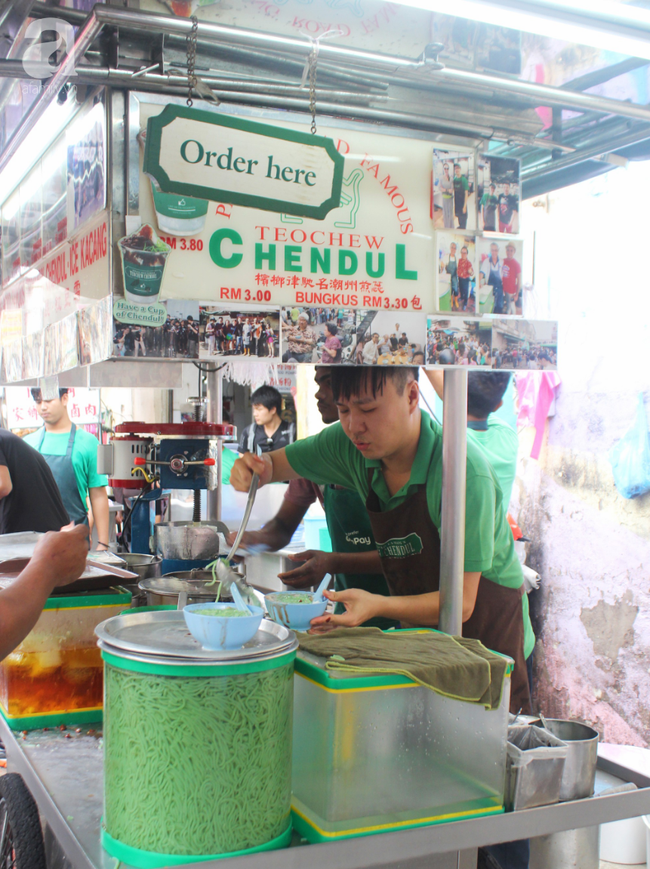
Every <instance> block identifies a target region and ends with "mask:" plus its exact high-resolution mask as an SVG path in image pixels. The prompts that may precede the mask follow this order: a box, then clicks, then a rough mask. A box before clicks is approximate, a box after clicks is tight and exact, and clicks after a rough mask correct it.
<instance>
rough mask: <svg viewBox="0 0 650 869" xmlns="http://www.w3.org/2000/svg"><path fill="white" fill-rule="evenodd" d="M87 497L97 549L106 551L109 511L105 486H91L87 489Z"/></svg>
mask: <svg viewBox="0 0 650 869" xmlns="http://www.w3.org/2000/svg"><path fill="white" fill-rule="evenodd" d="M88 496H89V498H90V506H91V508H92V511H93V516H94V518H95V527H96V529H97V548H98V549H108V523H109V509H108V494H107V492H106V486H93V487H92V488H90V489H88Z"/></svg>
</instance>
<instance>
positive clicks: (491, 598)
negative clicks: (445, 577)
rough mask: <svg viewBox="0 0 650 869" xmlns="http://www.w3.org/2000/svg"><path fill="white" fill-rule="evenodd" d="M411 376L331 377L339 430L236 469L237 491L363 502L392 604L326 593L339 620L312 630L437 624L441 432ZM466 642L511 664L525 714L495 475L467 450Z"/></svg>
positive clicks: (508, 550) (245, 460) (517, 569)
mask: <svg viewBox="0 0 650 869" xmlns="http://www.w3.org/2000/svg"><path fill="white" fill-rule="evenodd" d="M417 372H418V369H417V368H415V369H413V368H401V369H391V370H387V369H384V368H379V369H374V368H372V369H368V368H364V367H359V368H340V369H339V368H334V367H333V368H332V390H333V392H334V398H335V400H336V403H337V405H338V409H339V418H340V423H339V424H334V425H332V426H330V427H329V428H327V429H325V430H324V431H322V432H321V433H320V434H318V435H316V436H315V437H312V438H307V439H305V440H302V441H298V442H296V443H294V444H291V445H290V446H288V447H286V448H285V449H283V450H277V451H274V452H271V453H266V454H265V455H264V456H261V457H258V456H253V455H252V454H250V453H247V454H245V455H244V456H243V457H242V458H241V459H238V460H237V462H236V463H235V465H234V466H233V469H232V472H231V476H230V481H231V484H232V485H233V486H234V488H235V489H238V490H240V491H245V490H247V489H248V488H249V485H250V481H251V477H252V472H253V471H256V472H257V473H259V475H260V483H261V484H262V485H265V484H267V483H270V482H274V481H279V480H290V479H295V478H297V477H305V478H307V479H309V480H312V481H313V482H315V483H318V484H326V483H332V484H335V485H341V486H348V487H354V488H355V489H356V490H357V492H358V493H359V494H360V495H361V497H362V498H363V499H364V500H365V504H366V509H367V511H368V515H369V516H370V521H371V525H372V529H373V532H374V536H375V541H376V544H377V550H378V552H379V555H380V557H381V562H382V568H383V571H384V574H385V576H386V579H387V581H388V586H389V590H390V592H391V596H390V597H384V596H382V595H377V594H371V593H370V592H367V591H364V590H362V589H358V588H355V589H347V590H345V591H341V592H328V595H327V596H328V597H329V599H330V600H334V601H340V602H342V603H343V604H344V606H345V608H346V612H345V613H344V614H342V615H325V616H322V617H321V618H320V619H314V621H313V622H312V624H313V625H314V626H316V625H317V624H323V623H329V624H331V625H347V626H351V627H352V626H356V625H359V624H361V623H363V622H365V621H368V619H370V618H375V617H378V616H381V617H384V618H393V619H396V620H398V621H399V622H401V624H402V625H403V626H415V625H429V626H435V625H437V624H438V620H439V615H440V594H439V590H438V589H439V580H440V525H441V498H442V431H441V429H440V426H439V425H438V424H437V423H436V422H435V421H434V420H433V419H432V418H431V417H430V416H429V415H428V414H426V413H424V412H422V411H420V408H419V397H420V395H419V388H418V384H417V380H416V376H417ZM466 492H467V509H466V523H465V574H464V582H463V603H462V617H463V623H464V624H463V635H464V636H467V637H474V638H477V639H479V640H481V641H482V642H483V643H484V645H486V646H487V647H488V648H490V649H494V650H495V651H497V652H502V653H503V654H507V655H509V656H510V657H512V658H513V659H514V661H515V666H514V671H513V674H512V690H511V701H510V708H511V709H513V710H514V711H515V712H517V711H519V709H530V694H529V690H528V679H527V674H526V662H525V658H524V625H523V613H522V605H521V595H522V594H523V575H522V571H521V566H520V564H519V560H518V559H517V556H516V554H515V549H514V542H513V539H512V532H511V531H510V528H509V526H508V523H507V521H506V516H505V511H504V509H503V505H502V501H503V495H502V492H501V488H500V486H499V484H498V481H497V479H496V476H495V474H494V471H493V470H492V469H491V468H490V466H489V464H488V463H487V460H486V459H485V457H484V456H483V455H482V454H481V452H480V450H479V449H478V448H477V447H476V445H475V444H474V443H468V445H467V489H466Z"/></svg>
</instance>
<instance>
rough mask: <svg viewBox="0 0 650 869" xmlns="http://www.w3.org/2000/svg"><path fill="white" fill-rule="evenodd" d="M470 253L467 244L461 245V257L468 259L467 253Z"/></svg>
mask: <svg viewBox="0 0 650 869" xmlns="http://www.w3.org/2000/svg"><path fill="white" fill-rule="evenodd" d="M468 253H469V251H468V250H467V248H466V247H465V245H463V246H462V247H461V249H460V256H461V259H467V254H468Z"/></svg>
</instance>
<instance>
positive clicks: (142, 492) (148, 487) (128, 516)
mask: <svg viewBox="0 0 650 869" xmlns="http://www.w3.org/2000/svg"><path fill="white" fill-rule="evenodd" d="M158 479H159V478H158V477H156V478H155V479H153V480H152V481H151V482H150V483H147V485H146V486H144V487H143V488H142V489H140V494H139V495H138V497H137V498H136V499H135V501H134V502H133V504H132V505H131V508H130V510H129V512H128V513H127V514H126V516H125V517H124V524H123V525H122V534H121V535H120V537H121V539H122V540H121V542H122V546H124V545H125V536H126V529H127V526H128V524H129V522H130V521H131V516H132V515H133V511H134V510H135V508H136V507H137V506H138V504H139V503H140V501H141V500H142V498H143V497H144V495H146V494H147V490H149V491H151V490H152V489H153V486H154V483H157V482H158Z"/></svg>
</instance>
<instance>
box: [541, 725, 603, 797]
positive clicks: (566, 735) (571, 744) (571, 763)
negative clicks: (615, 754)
mask: <svg viewBox="0 0 650 869" xmlns="http://www.w3.org/2000/svg"><path fill="white" fill-rule="evenodd" d="M545 724H546V728H547V730H549V731H550V732H551V733H552V734H553V735H554V736H557V738H558V739H561V740H562V742H565V743H566V745H567V748H568V752H567V757H566V763H565V764H564V772H563V774H562V786H561V787H560V802H563V801H565V800H582V799H584V798H585V797H590V796H591V795H592V794H593V792H594V782H595V781H596V764H597V762H598V739H599V736H598V731H597V730H594V728H593V727H589V725H587V724H582V723H581V722H580V721H565V720H563V719H561V718H547V719H546V720H545Z"/></svg>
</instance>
